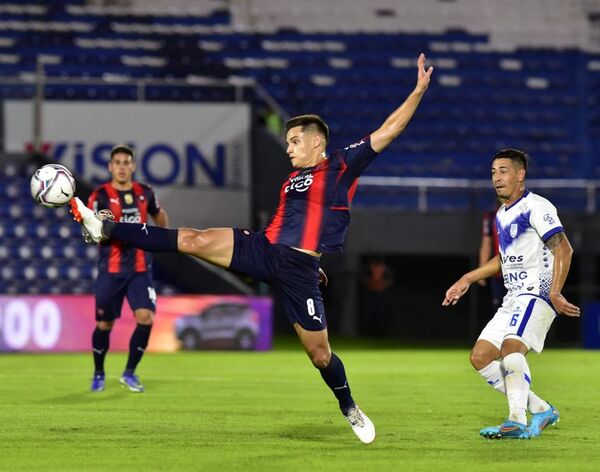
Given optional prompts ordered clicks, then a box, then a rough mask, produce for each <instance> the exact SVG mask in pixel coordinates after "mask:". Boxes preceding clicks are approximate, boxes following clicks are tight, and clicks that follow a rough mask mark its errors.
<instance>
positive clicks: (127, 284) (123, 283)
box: [96, 271, 156, 321]
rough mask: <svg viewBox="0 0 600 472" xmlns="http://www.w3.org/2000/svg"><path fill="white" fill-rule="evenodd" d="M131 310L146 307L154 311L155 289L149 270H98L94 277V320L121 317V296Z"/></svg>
mask: <svg viewBox="0 0 600 472" xmlns="http://www.w3.org/2000/svg"><path fill="white" fill-rule="evenodd" d="M125 296H127V301H128V302H129V306H130V307H131V310H132V311H135V310H138V309H140V308H147V309H148V310H150V311H152V312H154V311H156V291H155V290H154V284H153V282H152V274H151V273H150V272H133V273H131V274H125V275H121V274H110V273H108V272H104V271H100V272H99V273H98V278H97V279H96V321H114V320H116V319H117V318H120V317H121V307H122V306H123V298H124V297H125Z"/></svg>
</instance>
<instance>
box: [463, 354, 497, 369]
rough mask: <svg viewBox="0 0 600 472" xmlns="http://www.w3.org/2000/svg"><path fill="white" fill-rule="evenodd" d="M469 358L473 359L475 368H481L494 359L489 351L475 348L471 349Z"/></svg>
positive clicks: (472, 363)
mask: <svg viewBox="0 0 600 472" xmlns="http://www.w3.org/2000/svg"><path fill="white" fill-rule="evenodd" d="M469 360H470V361H471V365H472V366H473V367H474V368H475V370H481V369H483V368H484V367H485V366H486V365H488V364H489V363H490V362H492V361H493V360H494V359H491V358H490V356H489V355H488V353H486V352H482V351H479V350H475V349H474V350H472V351H471V355H470V356H469Z"/></svg>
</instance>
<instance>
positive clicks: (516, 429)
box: [479, 420, 531, 439]
mask: <svg viewBox="0 0 600 472" xmlns="http://www.w3.org/2000/svg"><path fill="white" fill-rule="evenodd" d="M479 434H480V435H481V436H483V437H484V438H487V439H529V438H531V433H530V432H529V429H527V425H526V424H522V423H517V422H516V421H510V420H506V421H505V422H504V424H501V425H500V426H490V427H488V428H483V429H482V430H481V431H479Z"/></svg>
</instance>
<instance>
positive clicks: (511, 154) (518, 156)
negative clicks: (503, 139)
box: [492, 149, 529, 171]
mask: <svg viewBox="0 0 600 472" xmlns="http://www.w3.org/2000/svg"><path fill="white" fill-rule="evenodd" d="M496 159H510V160H511V161H513V162H517V163H518V164H519V165H520V166H521V167H522V168H523V169H525V171H527V164H528V163H529V156H528V155H527V154H526V153H524V152H523V151H519V150H518V149H502V150H501V151H498V152H497V153H496V154H494V157H493V158H492V162H494V161H495V160H496Z"/></svg>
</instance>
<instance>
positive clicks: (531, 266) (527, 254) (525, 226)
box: [442, 149, 579, 439]
mask: <svg viewBox="0 0 600 472" xmlns="http://www.w3.org/2000/svg"><path fill="white" fill-rule="evenodd" d="M527 162H528V156H527V154H525V153H523V152H521V151H518V150H515V149H504V150H502V151H500V152H498V153H497V154H496V155H495V156H494V157H493V159H492V183H493V185H494V188H495V190H496V195H497V196H498V198H499V199H500V200H501V201H502V202H503V205H502V206H501V207H500V208H499V210H498V213H497V214H496V227H497V232H498V240H499V247H500V254H499V255H497V256H495V257H493V258H492V259H491V260H490V261H488V262H487V263H485V264H484V265H482V266H480V267H479V268H477V269H475V270H472V271H471V272H468V273H466V274H465V275H463V276H462V277H461V278H460V279H459V280H458V281H457V282H456V283H455V284H454V285H452V286H451V287H450V288H449V289H448V290H447V291H446V296H445V298H444V301H443V302H442V305H444V306H448V305H455V304H456V303H457V302H458V300H459V299H460V298H461V297H462V296H463V295H464V294H465V293H466V292H467V290H468V289H469V286H470V285H471V284H472V283H473V282H477V281H478V280H480V279H483V278H487V277H491V276H493V275H495V274H497V273H498V272H500V270H501V271H502V275H503V278H504V284H505V286H506V289H507V290H508V294H507V295H506V296H505V297H504V300H503V302H502V306H501V307H500V308H499V309H498V311H497V312H496V314H495V315H494V317H493V318H492V319H491V320H490V321H489V323H488V324H487V325H486V327H485V328H484V329H483V331H482V332H481V334H480V335H479V339H477V342H476V343H475V346H474V347H473V350H472V351H471V363H472V364H473V367H475V369H477V371H478V372H479V373H480V374H481V376H482V377H483V378H484V379H485V380H486V381H487V383H488V384H489V385H491V386H492V387H493V388H494V389H496V390H497V391H498V392H500V393H503V394H505V395H506V396H507V399H508V406H509V416H508V419H507V420H506V421H505V422H504V423H503V424H501V425H500V426H492V427H489V428H483V429H482V430H481V431H480V434H481V435H482V436H484V437H486V438H490V439H500V438H513V439H526V438H530V437H533V436H539V435H540V434H541V432H542V431H543V430H544V428H545V427H546V426H548V425H549V424H555V423H557V422H558V421H559V419H560V416H559V413H558V411H557V410H556V409H555V408H554V407H553V406H552V405H550V404H549V403H547V402H546V401H544V400H542V399H541V398H540V397H538V396H537V395H536V394H535V393H533V391H532V390H531V389H530V384H531V381H532V377H531V372H530V370H529V365H528V364H527V359H526V358H525V355H526V354H527V353H528V352H529V351H530V350H533V351H535V352H537V353H540V352H542V349H543V348H544V341H545V339H546V333H547V332H548V330H549V329H550V325H551V324H552V321H553V320H554V317H555V315H556V314H557V313H559V314H562V315H566V316H575V317H577V316H579V308H578V307H577V306H575V305H573V304H571V303H569V302H568V301H567V300H566V299H565V297H564V296H563V295H562V293H561V292H562V289H563V285H564V283H565V280H566V278H567V274H568V273H569V267H570V265H571V255H572V253H573V249H572V248H571V245H570V243H569V240H568V239H567V236H566V235H565V232H564V229H563V226H562V224H561V222H560V220H559V218H558V214H557V212H556V208H555V207H554V205H552V204H551V203H550V202H549V201H548V200H546V199H545V198H543V197H540V196H539V195H536V194H534V193H532V192H529V191H528V190H526V189H525V176H526V173H527ZM499 359H500V360H499ZM528 409H529V411H530V412H531V413H532V417H531V422H530V424H529V425H527V410H528Z"/></svg>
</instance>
